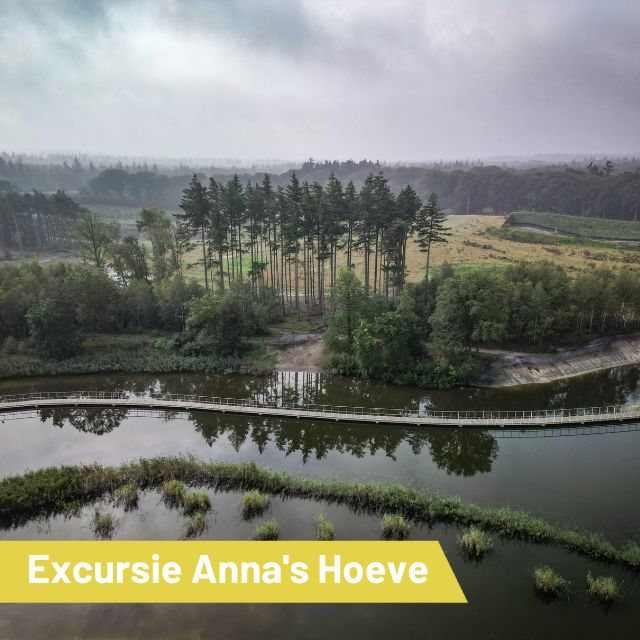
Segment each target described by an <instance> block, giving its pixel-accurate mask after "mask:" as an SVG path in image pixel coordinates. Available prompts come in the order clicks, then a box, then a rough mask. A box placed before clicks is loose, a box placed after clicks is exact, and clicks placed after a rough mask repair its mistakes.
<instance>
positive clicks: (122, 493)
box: [114, 483, 139, 511]
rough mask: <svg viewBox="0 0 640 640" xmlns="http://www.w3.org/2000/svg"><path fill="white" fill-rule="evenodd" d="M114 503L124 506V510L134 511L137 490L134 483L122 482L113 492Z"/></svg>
mask: <svg viewBox="0 0 640 640" xmlns="http://www.w3.org/2000/svg"><path fill="white" fill-rule="evenodd" d="M114 499H115V503H116V504H117V505H119V506H121V507H124V510H125V511H134V510H135V509H137V508H138V499H139V491H138V486H137V485H135V484H131V483H129V484H124V485H122V486H121V487H118V488H117V489H116V490H115V493H114Z"/></svg>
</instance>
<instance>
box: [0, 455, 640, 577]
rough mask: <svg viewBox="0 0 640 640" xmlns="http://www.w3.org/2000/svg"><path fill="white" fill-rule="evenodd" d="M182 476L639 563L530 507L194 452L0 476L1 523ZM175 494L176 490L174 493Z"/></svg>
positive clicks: (173, 482) (180, 481)
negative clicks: (207, 458) (315, 475)
mask: <svg viewBox="0 0 640 640" xmlns="http://www.w3.org/2000/svg"><path fill="white" fill-rule="evenodd" d="M185 482H186V483H188V484H190V485H193V486H205V487H209V488H213V489H216V490H227V491H249V490H257V491H260V492H263V493H266V494H270V495H279V496H282V497H297V498H304V499H310V500H318V501H324V502H328V503H336V504H344V505H346V506H349V507H350V508H352V509H355V510H357V511H359V512H362V513H368V514H371V515H380V514H384V513H387V514H389V513H391V514H400V515H402V516H403V517H404V518H406V519H407V520H411V521H413V522H416V523H424V524H427V525H433V524H436V523H445V524H450V525H453V526H459V527H471V526H475V527H478V528H481V529H484V530H485V531H490V532H493V533H495V534H497V535H499V536H501V537H503V538H505V539H510V540H523V541H527V542H534V543H538V544H552V545H555V546H558V547H562V548H565V549H568V550H570V551H575V552H578V553H581V554H583V555H585V556H589V557H591V558H595V559H598V560H606V561H615V562H619V563H621V564H624V565H626V566H629V567H634V568H637V567H638V564H637V562H638V545H637V544H634V545H629V546H627V547H624V548H619V547H616V546H614V545H613V544H611V542H609V541H608V540H606V539H605V538H603V537H602V536H600V535H598V534H595V533H589V532H584V531H578V530H573V529H566V528H563V527H561V526H558V525H556V524H552V523H550V522H547V521H545V520H542V519H541V518H537V517H535V516H532V515H531V514H529V513H527V512H525V511H518V510H514V509H509V508H497V509H496V508H487V507H479V506H477V505H474V504H470V503H467V502H463V501H462V500H461V499H460V498H458V497H455V496H446V495H441V494H438V493H433V492H430V491H425V490H417V489H412V488H410V487H406V486H402V485H380V484H375V483H359V482H340V481H329V480H315V479H310V478H299V477H295V476H291V475H290V474H288V473H284V472H280V471H271V470H269V469H266V468H264V467H260V466H259V465H257V464H255V463H252V462H242V463H233V464H232V463H213V462H204V461H199V460H196V459H194V458H191V457H157V458H147V459H142V460H138V461H136V462H131V463H127V464H124V465H121V466H118V467H109V466H101V465H97V464H93V465H78V466H65V467H49V468H45V469H39V470H37V471H29V472H27V473H25V474H23V475H20V476H13V477H8V478H4V479H2V480H0V527H4V528H9V527H16V526H20V525H21V524H26V523H27V522H29V521H30V520H33V519H35V518H46V517H48V516H51V515H54V514H58V513H69V512H70V511H72V510H73V509H77V508H79V507H80V506H82V505H86V504H91V503H92V502H95V501H96V500H98V499H99V498H102V497H104V496H105V495H109V494H111V492H113V491H114V490H115V489H117V488H118V487H120V486H122V485H124V484H129V483H133V484H136V485H137V486H138V487H139V488H140V489H141V490H145V489H158V488H161V490H162V491H163V493H164V494H165V495H166V493H167V491H166V489H167V487H168V486H169V487H172V488H173V489H175V488H176V487H182V491H183V493H184V491H185ZM170 494H171V495H173V490H171V491H170Z"/></svg>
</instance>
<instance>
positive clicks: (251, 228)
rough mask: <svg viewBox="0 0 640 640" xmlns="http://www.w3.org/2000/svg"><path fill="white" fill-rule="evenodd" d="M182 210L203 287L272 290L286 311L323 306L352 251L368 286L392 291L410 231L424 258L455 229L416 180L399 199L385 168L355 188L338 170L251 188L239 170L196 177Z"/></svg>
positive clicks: (398, 287) (402, 275) (402, 279)
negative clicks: (320, 177) (321, 177)
mask: <svg viewBox="0 0 640 640" xmlns="http://www.w3.org/2000/svg"><path fill="white" fill-rule="evenodd" d="M180 207H181V209H182V211H183V213H181V214H178V215H176V219H177V220H178V224H179V226H180V228H181V229H183V235H192V236H194V237H196V238H197V239H198V240H197V242H198V244H199V246H200V256H201V257H200V259H199V261H198V264H199V265H200V266H201V267H202V269H203V271H204V282H205V288H206V289H207V290H208V289H209V288H213V287H216V288H217V290H218V292H219V293H224V291H225V288H226V287H229V286H231V285H232V284H233V283H234V282H240V283H242V282H248V283H250V285H251V287H252V289H253V290H254V291H255V292H257V291H259V290H261V289H264V288H265V287H266V288H270V289H273V290H274V291H276V292H277V295H278V296H279V299H280V304H281V307H282V311H283V312H284V311H285V310H286V309H295V310H296V311H297V312H298V313H300V311H301V309H302V308H305V309H306V310H307V311H311V310H313V309H319V310H320V311H321V312H324V310H325V307H326V302H325V301H326V291H327V290H328V289H330V288H331V287H333V286H334V285H335V283H336V278H337V275H338V269H339V265H340V266H346V267H348V268H351V267H352V266H353V263H354V259H355V255H356V253H357V254H358V256H359V258H361V259H362V261H363V274H364V289H365V291H366V292H367V293H369V292H371V293H373V294H374V295H375V294H377V293H379V294H381V295H383V296H384V297H385V298H386V299H390V298H393V297H395V296H396V295H397V294H398V293H399V292H400V291H402V289H403V288H404V286H405V283H406V276H407V243H408V240H409V238H410V237H411V236H412V235H414V234H415V235H416V237H417V240H418V245H419V247H420V250H421V251H424V252H425V253H426V255H427V265H428V264H429V260H428V257H429V254H430V251H431V246H432V245H433V243H436V242H443V241H446V237H447V235H448V233H449V232H448V231H447V229H446V226H445V224H444V221H445V217H444V214H443V212H442V209H441V207H440V206H439V202H438V197H437V195H436V194H435V193H432V194H430V196H429V198H428V200H427V202H426V204H423V202H422V200H421V199H420V197H419V196H418V195H417V194H416V192H415V190H414V189H413V188H412V187H411V186H410V185H407V186H405V187H403V188H402V189H401V190H400V192H399V193H398V195H397V196H394V194H393V192H392V191H391V188H390V186H389V182H388V180H387V178H385V176H384V175H383V173H382V172H380V173H377V174H375V175H374V174H373V173H370V174H369V175H368V176H367V177H366V178H365V180H364V182H363V184H362V187H361V188H360V189H359V190H357V189H356V187H355V185H354V183H353V182H352V181H350V182H349V183H348V184H347V185H346V186H343V184H342V182H341V181H340V180H339V179H338V178H337V177H336V176H335V175H334V174H331V175H330V176H329V179H328V181H327V182H326V184H325V185H321V184H320V183H318V182H313V183H309V182H307V181H306V180H305V181H303V182H300V180H299V179H298V177H297V175H296V173H295V172H293V173H292V175H291V177H290V179H289V182H288V183H287V185H286V186H284V187H282V186H278V187H275V188H274V187H273V185H272V183H271V178H270V176H269V175H268V174H265V176H264V177H263V179H262V181H261V182H260V183H259V184H251V182H249V183H248V184H247V185H243V183H242V181H241V180H240V177H239V176H238V175H237V174H236V175H234V176H233V177H232V178H230V179H229V180H228V181H227V182H226V183H223V182H220V181H218V180H216V179H215V178H213V177H212V178H210V179H209V182H208V184H206V185H204V184H203V183H202V182H201V180H200V178H199V177H198V176H197V175H195V174H194V176H193V177H192V179H191V182H190V183H189V185H188V187H187V188H186V189H185V190H184V192H183V197H182V200H181V204H180ZM427 268H428V267H427Z"/></svg>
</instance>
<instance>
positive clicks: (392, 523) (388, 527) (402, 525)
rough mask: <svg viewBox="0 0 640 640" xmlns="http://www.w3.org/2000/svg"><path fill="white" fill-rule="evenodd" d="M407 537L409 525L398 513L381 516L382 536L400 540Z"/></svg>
mask: <svg viewBox="0 0 640 640" xmlns="http://www.w3.org/2000/svg"><path fill="white" fill-rule="evenodd" d="M408 535H409V523H408V522H407V520H406V518H405V517H404V516H402V515H401V514H399V513H385V514H384V515H383V516H382V536H383V537H384V538H397V539H398V540H402V539H404V538H406V537H407V536H408Z"/></svg>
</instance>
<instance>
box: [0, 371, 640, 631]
mask: <svg viewBox="0 0 640 640" xmlns="http://www.w3.org/2000/svg"><path fill="white" fill-rule="evenodd" d="M638 381H639V378H638V373H637V372H636V371H635V370H616V371H613V372H610V373H608V374H599V375H596V376H591V377H589V378H583V379H575V380H572V381H567V382H564V383H560V384H555V385H548V386H543V387H534V388H527V389H520V390H507V391H496V390H479V389H459V390H453V391H447V392H426V391H424V390H420V389H415V388H397V387H390V386H387V385H382V384H378V383H373V382H365V381H346V380H344V379H338V378H330V377H326V376H321V375H317V374H274V375H273V376H271V377H269V378H252V377H241V376H214V377H211V378H209V379H205V378H203V377H201V376H193V375H167V376H161V377H158V376H131V375H117V376H82V377H67V378H64V377H59V378H53V379H50V380H47V379H32V380H24V381H18V382H2V383H0V394H2V393H14V392H15V393H18V392H27V391H39V390H48V391H55V390H78V389H86V390H93V389H101V390H111V389H121V390H130V391H135V392H139V393H142V392H144V391H146V390H150V391H165V392H172V393H196V394H202V395H207V394H208V395H228V396H234V397H253V398H258V399H265V400H266V399H268V400H276V401H277V400H283V401H287V402H296V401H297V402H303V401H308V402H325V403H331V404H359V405H366V406H383V407H385V406H386V407H412V408H416V407H420V406H423V407H432V408H434V409H441V410H446V409H451V410H464V409H495V410H505V409H541V408H561V407H578V406H588V405H591V406H595V405H601V404H610V403H624V402H636V401H637V400H638V398H639V393H638ZM638 430H640V425H633V424H632V425H611V426H609V427H606V426H605V427H597V428H578V429H565V430H562V431H541V432H530V431H527V432H518V431H508V432H495V431H485V430H478V431H476V430H465V429H426V428H399V427H389V426H366V425H352V424H349V425H347V424H335V423H312V422H306V421H297V420H283V419H278V420H274V419H268V418H254V417H251V418H249V417H246V416H229V415H216V414H204V413H194V414H191V415H189V414H173V415H167V414H165V413H154V412H144V411H137V410H136V411H129V412H127V411H126V410H121V409H92V410H72V409H60V410H48V411H40V412H26V413H21V414H11V415H4V416H0V443H1V447H0V475H2V476H6V475H10V474H14V473H22V472H23V471H24V470H25V469H27V468H30V469H35V468H40V467H45V466H49V465H56V464H62V463H65V464H67V463H68V464H75V463H78V462H93V461H98V462H102V463H109V464H117V463H119V462H122V461H124V460H130V459H133V458H137V457H148V456H152V455H160V454H164V455H176V454H180V453H194V454H195V455H197V456H198V457H200V458H205V459H212V460H221V461H222V460H224V461H240V460H255V461H257V462H259V463H260V464H263V465H266V466H269V467H271V468H275V469H283V470H287V471H291V472H293V473H296V474H300V475H306V476H313V477H323V478H342V479H372V480H377V481H383V482H403V483H406V484H410V485H412V486H415V487H425V488H430V489H436V490H440V491H443V492H446V493H455V494H458V495H461V496H462V497H463V498H464V499H466V500H470V501H474V502H477V503H480V504H483V505H509V506H514V507H522V508H525V509H527V510H529V511H532V512H534V513H535V514H537V515H540V516H542V517H544V518H546V519H548V520H554V521H558V522H561V523H563V524H566V525H575V526H578V527H583V528H586V529H589V530H595V531H600V532H602V533H604V534H605V535H606V536H607V537H609V538H611V539H612V540H614V541H616V542H618V543H622V542H624V541H626V540H628V539H631V538H640V514H639V510H638V505H639V504H640V465H638V464H637V460H638V459H639V456H640V433H639V432H638ZM551 436H557V437H551ZM238 500H239V496H237V495H234V494H216V495H213V494H212V501H213V503H214V506H215V508H214V512H213V513H212V514H211V515H210V516H209V519H210V523H209V527H208V529H207V531H206V533H205V534H204V536H205V537H206V538H211V539H247V538H249V537H250V533H251V529H252V526H253V525H251V524H249V523H246V522H244V521H242V519H241V518H240V517H239V515H238V513H239V512H238ZM271 511H272V513H271V514H269V515H274V516H275V517H276V518H277V519H278V521H279V522H280V523H281V526H282V535H283V538H284V539H305V538H311V537H312V534H313V531H312V517H313V514H314V513H317V512H318V511H324V512H325V513H327V515H328V517H329V518H330V519H331V520H332V521H333V522H334V523H335V524H336V533H337V535H338V536H339V537H340V538H342V539H369V538H376V537H378V536H379V522H378V521H377V519H375V518H372V517H369V516H362V515H356V514H354V513H352V512H351V511H349V510H348V509H347V508H346V507H338V506H335V505H318V504H316V503H310V502H306V501H301V500H295V501H287V502H281V501H278V500H274V501H273V502H272V506H271ZM90 514H91V510H90V509H86V510H84V511H83V513H82V514H81V516H80V517H79V518H73V519H67V520H65V519H63V518H53V519H51V521H49V522H46V523H30V524H29V525H27V526H26V527H25V528H23V529H18V530H14V531H4V532H0V537H3V538H14V539H15V538H17V539H19V538H44V537H50V538H52V539H53V538H58V539H65V538H70V539H82V538H91V537H92V535H93V534H92V531H91V526H90ZM117 515H118V518H119V520H120V523H119V526H118V529H117V531H116V534H115V537H116V538H122V539H163V538H167V539H172V538H173V539H175V538H179V537H180V536H181V535H182V522H181V520H180V516H179V514H176V513H175V512H171V511H168V510H167V509H166V508H165V507H164V506H163V505H162V503H161V502H160V500H159V497H158V496H157V494H153V493H149V494H145V495H144V496H143V499H142V501H141V507H140V509H139V511H137V512H134V513H131V514H124V513H117ZM457 533H458V532H457V531H456V530H453V529H448V528H446V527H437V528H436V529H434V530H433V531H428V530H426V529H414V531H412V537H413V538H416V539H418V538H437V539H439V540H441V541H442V543H443V546H444V548H445V551H446V553H447V555H448V557H449V559H450V561H451V563H452V565H453V567H454V570H455V572H456V575H457V576H458V578H459V580H460V583H461V585H462V587H463V589H464V591H465V593H466V595H467V597H468V599H469V601H470V604H469V605H467V606H464V607H460V606H408V605H407V606H398V605H394V606H379V605H378V606H363V605H359V606H346V605H341V606H319V605H315V606H305V605H296V606H285V605H283V606H277V605H270V606H266V605H264V606H261V605H252V606H245V605H226V606H222V605H220V606H202V605H198V606H195V605H194V606H189V605H176V606H169V607H167V606H166V605H163V606H162V607H158V606H152V605H149V606H141V605H130V606H119V607H114V606H107V605H105V606H97V605H92V606H86V605H85V606H70V605H69V606H67V605H64V606H62V605H60V606H24V605H22V606H3V607H0V637H12V638H13V637H30V638H37V637H47V638H58V637H60V638H63V637H64V638H67V637H95V636H99V637H105V638H116V637H140V638H146V637H154V638H155V637H157V638H174V637H175V638H182V637H193V638H199V637H210V636H211V635H215V637H221V638H227V637H229V638H236V637H257V636H260V637H265V638H271V637H273V638H288V637H291V638H294V637H295V638H298V637H301V636H302V637H312V638H313V637H326V635H329V634H332V635H334V636H336V637H349V638H354V637H356V638H358V637H368V638H378V637H380V638H382V637H387V636H388V635H389V634H394V635H396V636H398V635H399V636H400V637H417V636H425V635H426V636H427V637H432V638H454V637H466V636H467V635H469V634H471V633H473V634H474V635H475V636H476V637H480V638H484V637H492V638H494V637H495V638H502V637H505V638H511V637H523V638H537V637H543V636H544V637H578V636H579V637H584V638H589V637H599V636H601V635H603V634H605V633H606V634H608V635H609V636H611V637H628V636H629V633H630V630H632V629H635V628H637V622H638V621H640V620H639V617H638V611H639V610H640V600H639V596H638V585H637V578H636V576H635V575H634V574H633V573H631V572H629V571H625V570H622V569H618V568H614V567H610V566H606V565H603V564H601V563H597V562H594V561H590V560H586V559H584V558H580V557H578V556H576V555H572V554H569V553H566V552H564V551H561V550H558V549H553V548H545V547H539V546H536V545H525V544H520V543H513V542H501V541H499V540H496V541H495V546H496V549H495V553H494V554H492V556H490V557H489V558H488V559H487V560H486V561H485V562H484V563H482V564H481V565H475V564H469V563H466V562H465V561H464V560H463V559H462V558H461V557H460V556H459V554H458V552H457V551H456V544H455V539H456V535H457ZM540 562H545V563H550V564H552V565H553V566H554V567H555V568H556V569H557V570H559V571H560V572H561V573H563V574H564V575H565V576H566V577H567V578H569V579H570V580H572V582H573V583H574V594H573V595H572V597H571V599H570V601H569V602H568V603H567V602H559V603H554V604H548V603H545V602H542V601H541V600H539V599H538V598H536V597H535V596H534V594H533V591H532V587H531V578H530V570H531V568H532V567H533V566H534V565H535V564H536V563H540ZM589 569H591V570H592V571H593V572H594V573H599V574H602V573H606V574H612V575H616V576H617V577H618V578H619V579H621V580H623V581H624V588H625V593H626V597H625V601H624V602H623V603H622V604H620V605H618V606H616V607H614V608H613V609H611V610H605V609H603V608H602V607H599V606H597V605H595V604H594V603H590V602H589V601H588V600H587V599H586V597H585V596H584V576H585V575H586V572H587V570H589ZM634 622H635V623H636V625H634V626H631V625H632V623H634Z"/></svg>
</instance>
